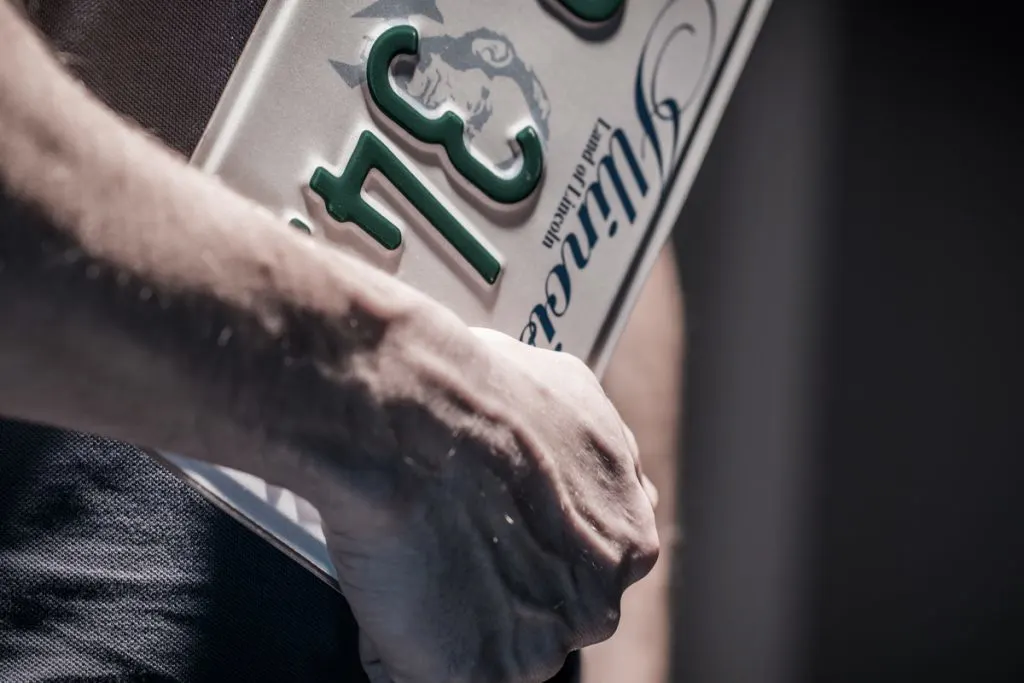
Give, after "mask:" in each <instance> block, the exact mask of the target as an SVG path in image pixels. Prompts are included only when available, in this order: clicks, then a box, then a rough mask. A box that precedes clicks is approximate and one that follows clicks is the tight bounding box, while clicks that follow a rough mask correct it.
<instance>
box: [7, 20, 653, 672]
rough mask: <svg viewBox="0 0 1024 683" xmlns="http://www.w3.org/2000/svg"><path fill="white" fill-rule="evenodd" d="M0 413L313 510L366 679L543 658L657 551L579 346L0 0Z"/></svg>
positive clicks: (614, 614) (633, 471)
mask: <svg viewBox="0 0 1024 683" xmlns="http://www.w3.org/2000/svg"><path fill="white" fill-rule="evenodd" d="M0 212H2V213H0V312H2V315H3V316H4V319H3V320H2V322H0V324H2V325H3V327H0V414H5V415H8V416H12V417H20V418H22V419H26V420H31V421H38V422H45V423H50V424H54V425H57V426H61V427H68V428H74V429H79V430H84V431H91V432H98V433H101V434H104V435H107V436H112V437H116V438H119V439H123V440H128V441H132V442H135V443H139V444H142V445H146V446H151V447H157V448H162V449H165V450H170V451H175V452H178V453H181V454H182V455H187V456H191V457H197V458H202V459H206V460H208V461H210V462H213V463H215V464H220V465H227V466H230V467H235V468H237V469H241V470H245V471H249V472H252V473H253V474H256V475H258V476H261V477H263V478H264V479H266V480H268V481H269V482H270V483H272V484H276V485H279V486H284V487H286V488H290V489H292V490H293V491H295V492H296V493H298V494H299V495H301V496H303V497H304V498H306V499H307V500H310V501H311V502H312V503H314V504H315V505H316V506H317V508H318V510H319V511H320V513H321V517H322V522H323V525H324V531H325V535H326V537H327V541H328V549H329V550H330V552H331V558H332V560H333V563H334V566H335V568H336V569H337V571H338V578H339V583H340V585H341V588H342V591H343V592H344V594H345V597H346V598H347V600H348V602H349V604H350V606H351V607H352V610H353V613H354V614H355V616H356V619H357V621H358V622H359V625H360V627H361V628H362V630H363V635H364V641H365V642H364V643H363V645H364V647H362V648H361V654H362V655H363V657H364V661H365V666H366V668H367V671H368V673H369V674H370V676H371V680H373V681H374V682H375V683H378V682H379V683H384V682H389V681H403V682H407V683H441V682H442V681H449V680H478V681H488V682H493V683H533V682H537V683H539V682H540V681H543V680H546V679H548V678H550V677H551V676H552V675H554V673H555V672H556V671H557V670H558V668H559V667H560V666H561V664H562V662H563V661H564V659H565V656H566V654H567V653H568V652H569V651H571V650H574V649H578V648H580V647H584V646H587V645H590V644H592V643H594V642H597V641H599V640H602V639H604V638H607V637H608V636H609V635H611V633H612V631H613V630H614V628H615V625H616V623H617V621H618V608H619V601H620V599H621V596H622V592H623V590H624V589H625V588H626V587H627V586H629V585H630V584H632V583H633V582H635V581H636V580H637V579H639V578H640V577H642V576H643V575H644V574H646V573H647V572H648V571H650V568H651V566H652V565H653V564H654V562H655V560H656V558H657V554H658V551H657V547H658V544H657V534H656V530H655V524H654V513H653V509H652V506H651V501H650V499H649V497H648V494H647V493H646V491H645V489H644V487H643V485H642V483H641V473H640V467H639V460H638V454H637V450H636V444H635V441H634V440H633V439H632V436H631V434H630V432H629V431H628V430H627V429H626V428H625V426H624V425H623V423H622V421H621V418H620V417H619V415H618V413H617V412H616V411H615V410H614V408H612V406H611V404H610V402H609V401H608V399H607V397H606V396H605V395H604V393H603V391H602V390H601V387H600V385H599V384H598V383H597V381H596V379H595V378H594V376H593V374H592V373H590V372H589V370H587V369H586V366H585V365H584V364H583V363H582V362H581V361H579V360H577V359H574V358H572V357H571V356H568V355H567V354H559V353H554V352H550V351H543V350H540V349H535V348H532V347H529V346H526V345H525V344H521V343H519V342H517V341H515V340H513V339H511V338H509V337H507V336H505V335H500V334H498V333H488V332H477V333H475V334H474V333H472V332H470V330H468V328H466V327H465V326H464V325H463V324H462V323H461V322H460V321H459V320H458V319H457V318H456V317H455V316H454V315H453V314H452V313H450V312H449V311H447V310H445V309H444V308H443V307H441V306H440V305H439V304H437V303H436V302H434V301H432V300H430V299H429V298H427V297H425V296H423V295H421V294H419V293H417V292H415V291H414V290H412V289H411V288H409V287H407V286H405V285H402V284H401V283H399V282H398V281H397V280H396V279H394V278H392V277H391V276H388V275H386V274H384V273H382V272H380V271H378V270H376V269H374V268H371V267H369V266H366V265H364V264H361V263H359V262H358V261H356V260H355V259H353V258H351V257H348V256H346V255H344V254H343V253H342V252H340V251H339V250H336V249H331V248H326V247H324V246H323V245H319V246H318V245H315V244H313V242H312V241H311V240H308V239H304V238H303V237H302V236H300V235H298V234H296V233H294V232H291V231H290V230H289V229H288V228H287V227H285V226H283V225H281V224H279V222H278V221H275V220H274V218H273V217H272V216H270V215H269V214H268V213H267V212H266V211H264V210H262V209H259V208H257V207H256V206H255V205H253V204H252V203H250V202H248V201H246V200H244V199H242V198H240V197H239V196H237V195H235V194H234V193H232V192H230V191H229V190H227V189H226V188H224V187H223V186H221V185H220V184H218V183H217V182H216V181H214V180H213V179H211V178H208V177H206V176H204V175H202V174H201V173H199V172H197V171H195V170H193V169H190V168H188V167H187V166H186V164H184V163H183V161H182V160H181V159H179V158H177V157H175V156H173V155H171V154H170V153H168V152H167V151H165V150H164V149H162V148H161V147H160V146H159V145H157V144H155V143H154V142H152V141H150V140H148V139H146V138H145V137H144V136H143V135H141V134H140V133H139V132H137V131H135V130H133V129H131V128H130V127H128V126H126V125H125V124H124V123H122V122H121V121H119V120H118V119H117V118H116V117H115V116H114V115H113V114H111V113H110V112H108V111H107V110H105V109H104V108H103V107H101V106H100V105H99V104H98V103H96V102H95V101H94V100H93V99H92V98H91V97H89V96H88V95H87V94H86V93H85V91H84V90H82V89H81V88H80V87H79V86H77V85H76V84H74V83H73V82H72V81H71V79H70V78H69V77H67V76H66V75H65V74H64V73H63V72H62V71H61V70H60V69H59V67H58V66H57V64H56V63H55V62H54V61H53V60H52V59H51V58H50V56H49V55H48V54H47V51H46V49H45V47H44V46H43V45H42V43H41V42H40V41H39V40H38V38H37V37H36V36H35V35H34V34H33V33H32V32H31V31H30V30H29V29H28V28H27V26H26V25H25V24H24V23H23V21H22V20H21V19H20V18H18V17H17V15H16V14H15V13H14V11H13V9H12V8H11V7H10V6H9V5H8V4H7V3H6V2H3V1H0Z"/></svg>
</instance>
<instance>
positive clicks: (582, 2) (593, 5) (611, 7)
mask: <svg viewBox="0 0 1024 683" xmlns="http://www.w3.org/2000/svg"><path fill="white" fill-rule="evenodd" d="M560 2H561V3H562V5H564V6H565V8H566V9H567V10H569V11H570V12H572V13H573V14H574V15H575V16H577V17H578V18H580V19H582V20H583V21H592V22H598V21H608V20H609V19H611V18H612V17H614V16H615V13H616V12H618V11H619V9H621V8H622V6H623V5H625V4H626V0H560Z"/></svg>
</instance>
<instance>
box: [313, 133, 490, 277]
mask: <svg viewBox="0 0 1024 683" xmlns="http://www.w3.org/2000/svg"><path fill="white" fill-rule="evenodd" d="M373 169H377V170H378V171H379V172H380V173H381V174H383V175H384V177H386V178H387V179H388V180H389V181H390V182H391V184H392V185H394V186H395V189H397V190H398V191H399V192H401V193H402V195H403V196H404V197H405V198H406V199H408V200H409V203H410V204H412V205H413V206H414V207H416V210H417V211H419V212H420V213H421V214H422V215H423V217H424V218H426V219H427V220H428V221H430V224H431V225H432V226H433V227H434V228H435V229H436V230H437V231H438V232H439V233H441V235H442V236H443V237H444V238H445V239H446V240H448V242H450V243H451V245H452V246H453V247H455V250H456V251H458V252H459V254H461V255H462V257H463V258H465V259H466V261H467V262H469V264H470V265H471V266H472V267H473V269H474V270H476V272H478V273H479V274H480V276H481V277H483V279H484V280H486V281H487V282H488V283H489V284H494V282H496V281H497V279H498V275H500V274H501V264H500V263H499V262H498V259H496V258H495V257H494V254H492V253H491V252H490V251H488V250H487V248H486V247H484V245H482V244H480V242H479V241H478V240H477V239H476V238H475V237H473V235H471V234H470V233H469V231H468V230H466V228H465V227H464V226H463V225H462V224H461V223H459V221H458V220H456V219H455V217H454V216H452V215H451V213H450V212H449V211H448V210H447V209H445V208H444V206H443V205H442V204H441V202H439V201H438V200H437V199H436V198H435V197H434V195H432V194H431V193H430V192H429V191H428V190H427V188H425V187H424V186H423V184H422V183H421V182H420V181H419V180H417V179H416V176H414V175H413V174H412V172H411V171H410V170H409V169H408V168H407V167H406V166H405V164H403V163H402V162H401V161H400V160H399V158H398V157H397V156H395V154H394V153H393V152H392V151H391V150H390V149H388V147H387V145H385V144H384V142H383V141H382V140H381V139H380V138H378V137H377V136H376V135H374V134H373V133H371V132H370V131H364V132H363V133H362V135H360V136H359V142H358V143H357V144H356V148H355V151H354V152H353V153H352V158H351V159H349V162H348V164H347V165H346V166H345V169H344V170H343V171H342V173H341V175H340V176H335V175H333V174H331V173H330V171H328V170H326V169H324V168H322V167H321V168H317V169H316V171H314V172H313V177H312V178H310V181H309V187H310V188H311V189H312V190H313V191H314V192H315V193H316V194H318V195H319V196H320V197H321V198H322V199H323V200H324V204H325V205H326V206H327V213H328V214H330V216H331V217H332V218H334V219H335V220H337V221H340V222H343V223H344V222H349V221H351V222H353V223H356V224H357V225H359V227H361V228H362V229H363V230H365V231H366V232H368V233H369V234H370V235H371V236H373V238H374V239H376V240H377V242H379V243H380V244H381V245H382V246H383V247H384V248H385V249H397V248H398V247H399V245H401V244H402V233H401V231H400V230H399V229H398V228H397V227H396V226H395V225H394V223H392V222H391V221H389V220H388V219H387V218H385V217H384V216H383V215H382V214H381V213H380V212H379V211H377V210H376V209H375V208H373V206H371V205H370V204H369V202H367V201H366V200H365V199H363V196H362V188H363V183H364V182H365V181H366V176H367V175H368V174H369V173H370V171H371V170H373Z"/></svg>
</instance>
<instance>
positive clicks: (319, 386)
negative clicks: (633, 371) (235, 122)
mask: <svg viewBox="0 0 1024 683" xmlns="http://www.w3.org/2000/svg"><path fill="white" fill-rule="evenodd" d="M0 212H2V222H0V311H3V320H2V322H0V325H2V327H0V414H5V415H8V416H13V417H19V418H22V419H27V420H32V421H38V422H44V423H50V424H56V425H60V426H64V427H69V428H74V429H80V430H85V431H92V432H98V433H103V434H105V435H109V436H113V437H116V438H120V439H124V440H128V441H132V442H136V443H140V444H144V445H147V446H153V447H158V448H163V449H167V450H172V451H176V452H180V453H183V454H187V455H190V456H192V457H198V458H203V459H206V460H209V461H212V462H216V463H218V464H223V465H228V466H231V467H236V468H239V469H245V470H248V471H252V472H254V473H256V474H259V475H261V476H270V477H275V478H280V476H284V475H280V474H279V473H278V471H277V468H276V463H274V462H267V461H266V460H265V459H264V458H261V457H259V456H257V455H256V454H266V453H269V452H273V448H269V446H273V445H275V444H277V443H279V442H283V441H287V440H288V439H290V438H291V437H292V436H293V435H294V433H295V432H297V431H302V433H303V435H304V438H313V439H315V438H316V434H317V433H318V430H320V429H321V428H322V429H323V430H324V432H325V433H326V432H327V431H328V430H327V425H328V424H330V429H329V431H330V433H331V435H332V438H334V439H336V438H337V435H338V434H345V432H346V430H347V431H348V432H349V433H350V434H354V432H355V429H354V427H355V425H354V424H347V423H346V421H349V422H351V421H354V420H355V419H359V420H361V421H364V422H365V421H367V420H369V421H371V422H372V421H373V420H374V419H376V417H375V416H374V415H373V414H372V410H373V406H374V400H375V397H376V395H377V393H378V392H379V391H382V390H383V389H384V388H385V387H382V385H383V384H389V383H390V384H393V383H395V382H400V381H401V380H400V379H399V378H397V375H396V373H397V369H398V368H399V367H400V366H401V365H402V363H403V362H405V360H406V357H407V356H408V355H409V354H410V352H411V351H410V349H409V348H408V346H409V345H410V344H412V343H415V344H416V345H419V346H420V347H422V348H420V350H421V351H422V352H423V353H433V352H436V356H437V358H436V359H435V360H437V362H442V363H444V362H451V363H453V364H458V362H459V354H460V353H461V351H460V349H461V347H460V344H459V343H458V342H459V335H460V334H465V333H464V332H462V330H464V328H461V327H460V326H459V325H456V324H454V323H453V322H452V320H451V319H450V318H448V317H446V316H445V315H444V314H443V312H442V311H441V309H440V307H438V306H436V304H433V303H432V302H429V301H428V300H427V299H425V298H424V297H421V296H420V295H418V294H417V293H416V292H414V291H412V290H411V289H409V288H407V287H404V286H402V285H401V284H400V283H398V282H397V281H396V280H395V279H394V278H391V277H390V276H387V275H385V274H383V273H381V272H379V271H377V270H375V269H373V268H370V267H369V266H366V265H364V264H362V263H359V262H358V261H356V260H355V259H353V258H351V257H348V256H346V255H344V254H342V253H340V252H339V251H337V250H334V249H328V248H325V247H324V246H323V245H322V244H320V245H315V244H314V243H313V242H312V241H311V240H310V239H308V238H305V237H304V236H301V235H299V234H297V233H294V232H293V231H291V230H290V229H289V228H288V227H287V226H285V225H283V224H281V223H280V222H279V221H277V220H275V219H274V218H273V217H272V216H270V215H269V214H268V213H267V212H266V211H264V210H262V209H259V208H258V207H256V206H255V205H253V204H252V203H250V202H248V201H246V200H244V199H242V198H240V197H239V196H237V195H235V194H234V193H232V192H230V191H228V190H227V189H226V188H224V187H223V186H221V185H219V184H218V183H216V182H215V181H214V180H213V179H211V178H208V177H206V176H203V175H202V174H200V173H198V172H196V171H194V170H192V169H190V168H188V167H187V166H186V165H185V164H184V163H183V162H182V160H180V159H179V158H177V157H175V156H173V155H172V154H170V153H169V152H167V151H166V150H165V149H163V148H162V147H161V146H159V145H158V144H156V143H154V142H152V141H150V140H149V139H147V138H146V137H145V136H144V135H142V134H141V133H139V132H138V131H135V130H133V129H131V128H130V127H129V126H128V125H127V124H125V123H123V122H121V121H120V120H118V119H117V118H116V117H115V116H114V115H113V114H112V113H110V112H109V111H107V110H105V109H104V108H103V107H102V106H101V105H99V104H98V103H97V102H96V101H95V100H93V99H92V98H91V97H90V96H88V95H87V93H85V92H84V90H83V89H81V88H80V87H79V86H78V85H77V84H75V83H73V82H72V80H71V79H70V78H69V77H67V76H66V75H65V74H64V73H63V72H62V71H61V69H60V67H59V66H58V65H57V64H56V63H55V62H54V61H53V60H52V59H51V57H50V56H49V55H48V54H47V52H46V50H45V47H44V46H43V45H42V44H41V43H40V42H39V41H38V39H37V38H36V37H35V36H34V35H33V34H32V33H31V31H30V29H28V28H27V26H26V25H25V24H23V23H22V21H21V20H20V19H19V18H18V17H17V16H16V15H15V13H14V12H13V10H12V9H11V8H10V7H9V6H8V5H7V4H6V3H4V2H0ZM427 309H431V312H430V314H429V315H428V314H425V311H426V310H427ZM410 327H417V329H415V330H410V329H409V328H410ZM465 336H466V337H468V334H465ZM411 340H415V342H413V341H411ZM468 348H470V346H468V345H467V349H468ZM442 350H443V353H442ZM467 352H469V351H467ZM389 364H390V365H393V366H394V368H395V371H394V372H389V371H388V370H387V367H382V366H387V365H389ZM368 411H369V412H368ZM355 416H358V418H356V417H355ZM321 423H322V424H321ZM365 430H366V427H365V425H364V426H363V429H362V430H361V431H364V432H365ZM335 445H342V444H335Z"/></svg>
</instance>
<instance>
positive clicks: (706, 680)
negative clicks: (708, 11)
mask: <svg viewBox="0 0 1024 683" xmlns="http://www.w3.org/2000/svg"><path fill="white" fill-rule="evenodd" d="M1012 7H1013V6H1012V5H1009V6H1008V7H1007V8H1005V9H1004V8H1003V7H1002V5H987V4H973V5H972V4H969V3H960V4H954V3H950V2H943V3H938V4H936V3H924V2H910V1H905V0H901V1H897V2H885V3H883V2H863V1H862V2H855V1H852V0H851V1H847V2H825V1H823V0H776V2H775V3H774V7H773V8H772V10H771V11H770V13H769V17H768V19H767V22H766V25H765V28H764V32H763V34H762V36H761V38H760V39H759V42H758V44H757V46H756V47H755V49H754V52H753V54H752V56H751V59H750V62H749V64H748V66H747V69H746V72H745V73H744V75H743V77H742V78H741V80H740V83H739V85H738V86H737V90H736V93H735V96H734V98H733V101H732V102H731V104H730V105H729V108H728V110H727V112H726V114H725V117H724V119H723V121H722V124H721V127H720V129H719V132H718V134H717V136H716V138H715V141H714V143H713V144H712V147H711V150H710V152H709V154H708V157H707V160H706V163H705V165H704V168H703V169H702V170H701V172H700V174H699V176H698V178H697V181H696V184H695V186H694V188H693V191H692V193H691V196H690V199H689V201H688V203H687V206H686V208H685V209H684V211H683V215H682V217H681V220H680V226H679V229H678V230H677V231H676V247H677V249H678V253H679V256H680V259H681V265H682V267H681V271H682V276H683V280H684V285H685V287H686V293H687V306H688V325H689V329H688V338H689V345H690V348H689V356H688V359H687V394H686V408H685V417H684V432H685V433H684V444H683V453H684V460H683V462H684V467H683V477H682V478H683V482H682V485H683V489H682V491H683V493H682V495H683V510H684V512H683V514H684V524H685V533H686V543H685V545H684V547H683V548H682V551H681V552H680V561H679V562H678V563H677V572H678V578H679V585H680V587H679V589H678V591H677V603H678V606H679V609H678V611H677V612H678V624H677V631H676V638H675V640H676V644H675V651H674V655H675V660H676V666H675V675H674V678H673V680H676V681H681V682H684V683H722V682H725V683H746V682H748V681H750V682H752V683H753V682H757V683H775V682H779V683H782V682H786V683H790V682H793V683H800V682H802V681H815V682H817V681H827V682H830V683H844V682H846V681H858V682H859V681H872V682H879V681H881V682H884V681H908V680H960V681H969V682H971V683H980V682H983V681H984V682H987V681H1012V680H1024V523H1022V522H1024V486H1022V484H1024V466H1022V464H1021V456H1022V455H1024V402H1022V401H1021V399H1020V397H1019V395H1018V393H1019V391H1020V387H1021V386H1022V381H1024V361H1022V359H1021V353H1020V352H1021V349H1022V347H1024V333H1022V331H1021V325H1020V323H1021V322H1022V317H1024V303H1022V302H1024V269H1022V268H1021V266H1020V263H1019V262H1020V259H1021V251H1020V249H1019V247H1018V245H1019V243H1020V240H1019V239H1018V232H1019V230H1020V229H1021V228H1022V227H1024V211H1022V210H1021V209H1020V208H1019V202H1020V200H1021V198H1022V197H1024V182H1022V181H1024V173H1022V172H1021V171H1022V165H1024V162H1022V159H1024V134H1022V125H1021V122H1022V119H1021V114H1022V108H1021V105H1020V97H1019V95H1020V90H1021V83H1022V81H1024V79H1022V73H1021V70H1020V69H1019V68H1018V67H1017V65H1016V64H1015V61H1016V57H1017V53H1018V52H1019V51H1020V47H1021V44H1022V42H1024V41H1022V39H1021V33H1022V28H1021V27H1022V25H1024V24H1022V22H1021V21H1020V20H1019V19H1017V18H1016V17H1015V16H1014V12H1013V9H1012Z"/></svg>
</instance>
